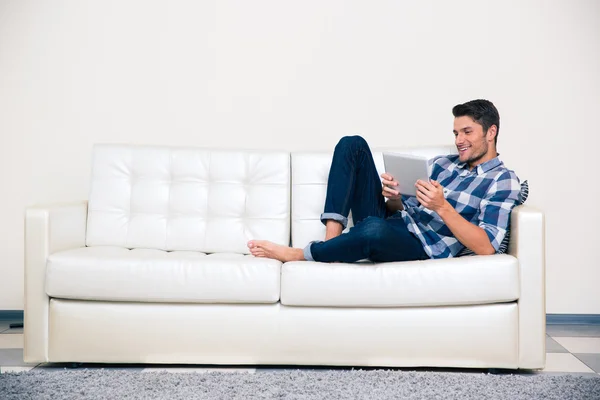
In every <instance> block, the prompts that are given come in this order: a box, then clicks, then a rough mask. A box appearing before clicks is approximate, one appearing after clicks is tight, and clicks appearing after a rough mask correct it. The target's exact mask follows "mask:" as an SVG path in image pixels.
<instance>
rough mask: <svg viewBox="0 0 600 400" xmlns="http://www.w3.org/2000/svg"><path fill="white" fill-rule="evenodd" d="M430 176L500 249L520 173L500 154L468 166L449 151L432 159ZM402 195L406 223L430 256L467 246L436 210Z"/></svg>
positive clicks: (445, 254)
mask: <svg viewBox="0 0 600 400" xmlns="http://www.w3.org/2000/svg"><path fill="white" fill-rule="evenodd" d="M431 179H433V180H436V181H438V182H439V183H440V185H442V186H443V187H444V197H445V198H446V200H447V201H448V202H449V203H450V205H452V207H454V209H455V210H456V211H457V212H458V213H459V214H460V215H461V216H462V217H463V218H465V219H466V220H467V221H469V222H471V223H473V224H475V225H477V226H479V227H480V228H483V230H485V233H487V235H488V238H489V239H490V242H491V244H492V246H493V247H494V249H495V250H496V251H498V247H499V246H500V243H502V239H504V236H505V235H506V231H507V229H508V226H509V223H510V212H511V210H512V209H513V207H514V206H515V205H516V204H517V201H518V198H519V193H520V191H521V185H520V183H519V178H518V177H517V175H515V173H514V172H513V171H511V170H509V169H507V168H506V167H505V166H504V163H502V161H500V160H499V159H498V157H496V158H493V159H492V160H489V161H486V162H485V163H482V164H479V165H478V166H477V167H475V168H473V170H469V167H468V165H467V164H466V163H463V162H460V161H459V159H458V155H449V156H441V157H437V158H435V159H434V160H433V163H432V168H431ZM402 199H403V204H404V210H402V211H400V213H401V216H402V218H403V219H404V223H406V226H407V227H408V230H409V231H410V232H412V233H413V234H414V235H415V236H416V237H417V238H419V240H421V243H422V244H423V249H424V250H425V252H426V253H427V254H428V255H429V257H431V258H446V257H454V256H456V255H457V254H458V253H459V252H460V251H461V250H462V249H463V248H464V247H465V246H463V245H462V243H460V242H459V241H458V239H456V238H455V237H454V235H453V234H452V232H451V231H450V229H449V228H448V227H447V226H446V224H445V223H444V221H442V219H441V218H440V216H439V215H438V214H437V213H436V212H434V211H431V210H429V209H427V208H425V207H423V206H422V205H421V204H420V203H419V202H418V200H417V198H416V197H414V196H402Z"/></svg>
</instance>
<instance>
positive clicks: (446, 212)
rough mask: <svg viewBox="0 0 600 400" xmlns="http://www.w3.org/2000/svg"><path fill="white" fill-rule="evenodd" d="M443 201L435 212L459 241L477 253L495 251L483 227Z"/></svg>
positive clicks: (487, 253) (486, 253) (492, 252)
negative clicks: (471, 221) (465, 217)
mask: <svg viewBox="0 0 600 400" xmlns="http://www.w3.org/2000/svg"><path fill="white" fill-rule="evenodd" d="M436 183H437V182H436ZM438 185H439V183H438ZM444 202H445V204H444V205H443V206H442V207H441V208H440V209H439V210H438V211H436V212H437V213H438V215H439V216H440V218H442V221H444V223H445V224H446V225H447V226H448V228H449V229H450V231H452V234H453V235H454V237H455V238H456V239H458V241H459V242H461V243H462V244H463V245H464V246H465V247H468V248H469V249H471V250H472V251H473V252H474V253H475V254H478V255H490V254H494V253H496V249H494V247H493V246H492V243H491V242H490V239H489V238H488V235H487V233H486V232H485V230H484V229H482V228H480V227H478V226H477V225H474V224H472V223H470V222H469V221H467V220H466V219H464V218H463V217H462V215H460V214H459V213H458V212H457V211H456V210H455V209H454V207H452V206H451V205H450V203H448V201H446V199H444Z"/></svg>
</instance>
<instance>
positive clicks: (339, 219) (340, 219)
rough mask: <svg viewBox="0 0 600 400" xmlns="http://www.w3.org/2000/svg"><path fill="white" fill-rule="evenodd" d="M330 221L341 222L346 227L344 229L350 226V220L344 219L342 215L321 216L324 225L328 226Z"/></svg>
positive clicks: (328, 214) (329, 214)
mask: <svg viewBox="0 0 600 400" xmlns="http://www.w3.org/2000/svg"><path fill="white" fill-rule="evenodd" d="M328 219H332V220H334V221H337V222H339V223H340V224H342V226H343V227H344V228H343V229H346V227H347V226H348V218H346V217H344V216H343V215H342V214H337V213H330V212H326V213H323V214H321V222H322V223H323V225H327V220H328Z"/></svg>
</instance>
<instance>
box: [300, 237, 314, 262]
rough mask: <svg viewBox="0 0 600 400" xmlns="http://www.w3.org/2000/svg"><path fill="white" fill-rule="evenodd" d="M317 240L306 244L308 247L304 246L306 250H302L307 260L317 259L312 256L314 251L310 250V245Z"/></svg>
mask: <svg viewBox="0 0 600 400" xmlns="http://www.w3.org/2000/svg"><path fill="white" fill-rule="evenodd" d="M314 242H316V240H313V241H312V242H310V243H309V244H307V245H306V247H305V248H304V250H302V252H303V253H304V259H305V260H306V261H315V259H314V258H313V256H312V253H311V252H310V246H311V245H312V244H313V243H314Z"/></svg>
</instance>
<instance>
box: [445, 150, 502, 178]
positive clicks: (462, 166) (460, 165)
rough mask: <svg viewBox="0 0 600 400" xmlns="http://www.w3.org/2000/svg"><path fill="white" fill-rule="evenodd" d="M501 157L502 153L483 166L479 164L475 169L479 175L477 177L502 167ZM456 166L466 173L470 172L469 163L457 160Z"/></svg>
mask: <svg viewBox="0 0 600 400" xmlns="http://www.w3.org/2000/svg"><path fill="white" fill-rule="evenodd" d="M499 156H500V153H498V155H497V156H496V157H494V158H492V159H491V160H488V161H486V162H484V163H482V164H479V165H478V166H477V167H476V168H475V172H476V173H477V175H481V174H484V173H486V172H488V171H490V170H492V169H494V168H496V167H498V166H500V165H502V161H500V158H498V157H499ZM456 166H457V167H458V168H460V169H463V170H465V171H469V166H468V165H467V163H465V162H460V161H458V159H457V160H456Z"/></svg>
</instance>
